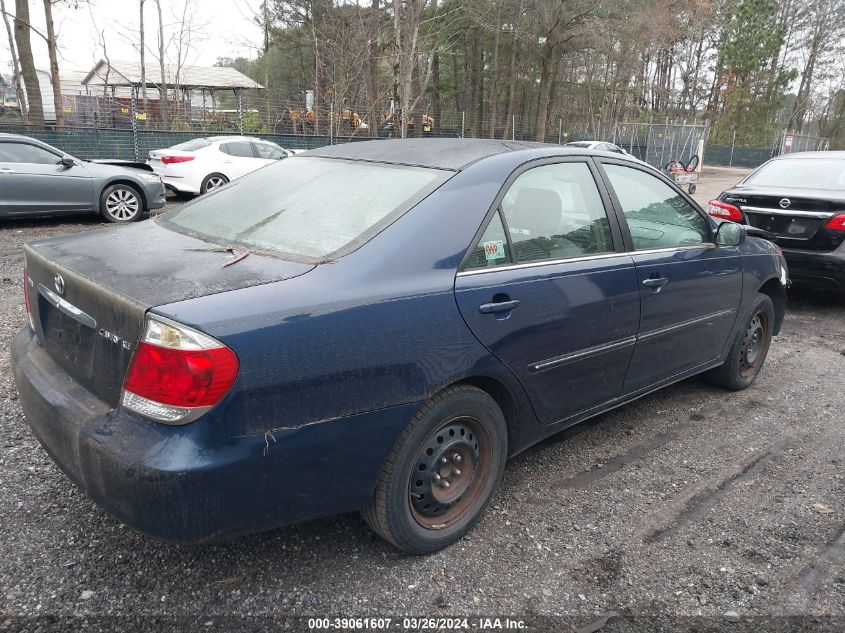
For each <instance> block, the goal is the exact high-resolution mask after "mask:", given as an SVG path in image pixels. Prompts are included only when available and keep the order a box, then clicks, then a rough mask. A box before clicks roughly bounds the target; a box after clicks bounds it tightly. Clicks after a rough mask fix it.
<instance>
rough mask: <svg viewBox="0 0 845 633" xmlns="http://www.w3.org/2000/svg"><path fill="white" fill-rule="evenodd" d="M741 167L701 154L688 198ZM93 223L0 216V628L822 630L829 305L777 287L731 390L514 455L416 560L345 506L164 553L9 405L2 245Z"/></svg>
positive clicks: (841, 339) (680, 393) (834, 550)
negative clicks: (320, 623) (745, 369)
mask: <svg viewBox="0 0 845 633" xmlns="http://www.w3.org/2000/svg"><path fill="white" fill-rule="evenodd" d="M741 173H742V172H741V171H739V170H715V171H714V170H708V171H707V172H706V174H705V180H704V181H703V182H702V184H701V185H700V186H699V193H698V194H697V195H696V198H698V199H699V200H702V201H704V202H706V201H707V199H709V197H712V196H713V195H715V194H717V193H718V192H719V191H720V190H721V188H722V187H723V186H727V185H730V184H732V183H733V182H735V181H736V180H737V178H738V177H739V175H741ZM98 226H100V225H99V224H98V223H97V222H96V221H93V220H92V221H88V220H72V221H56V220H45V221H37V222H35V221H26V222H14V223H13V222H7V223H5V224H3V225H2V226H0V265H2V271H3V272H2V284H0V315H2V319H0V348H2V351H0V442H2V450H0V508H2V512H0V630H3V629H15V630H17V629H30V630H38V629H39V628H40V630H54V629H55V628H62V627H63V628H68V629H77V628H82V627H84V626H90V627H91V628H92V629H93V628H97V627H98V626H100V627H105V629H106V630H108V629H135V630H139V629H142V628H143V629H145V630H152V629H159V628H183V627H184V628H187V627H190V628H191V629H192V630H233V629H235V628H238V627H246V628H255V629H256V630H257V629H259V628H263V626H264V625H271V624H272V625H283V624H285V623H287V625H288V626H291V624H292V623H294V624H296V622H297V621H296V620H295V619H292V616H302V615H304V616H311V615H321V616H374V615H392V616H402V615H417V616H423V615H427V616H439V617H445V616H454V615H500V616H501V615H508V614H512V615H515V616H520V617H525V618H528V620H529V621H532V619H533V621H534V622H535V623H537V622H543V620H542V619H537V618H541V616H555V615H559V616H563V619H560V620H553V621H545V624H543V625H541V624H536V626H537V627H538V628H537V629H536V630H540V628H543V627H546V628H548V629H549V630H570V628H569V627H570V626H572V627H574V628H577V627H586V628H582V629H580V630H582V631H596V630H598V629H599V628H602V630H605V631H607V630H623V629H624V630H631V629H633V628H636V627H637V626H638V622H639V623H640V624H641V625H642V626H643V628H642V630H647V629H650V628H651V629H652V630H653V627H652V625H653V624H654V621H653V620H637V621H632V620H628V619H627V618H628V617H630V616H660V617H662V618H664V619H667V618H668V619H669V621H670V622H674V623H675V624H679V623H681V624H684V623H690V622H707V623H710V625H712V626H714V627H716V628H718V627H721V626H732V627H733V628H732V629H731V630H741V629H743V627H744V626H748V627H750V628H749V629H748V630H751V629H754V628H768V629H769V630H774V628H775V624H778V623H781V624H782V623H783V622H785V621H784V620H781V619H775V620H768V621H767V622H768V624H766V625H765V626H764V625H763V624H762V623H763V620H761V619H759V618H767V617H776V618H779V617H780V616H787V615H792V616H835V617H837V618H839V619H838V620H836V619H834V620H825V619H824V618H822V619H821V620H807V621H802V622H805V623H806V622H810V623H812V625H813V626H815V627H820V628H822V629H826V630H840V631H841V630H843V629H842V628H841V627H842V625H843V624H844V623H845V470H843V462H845V452H843V447H845V413H844V412H843V411H845V409H843V404H842V402H843V400H842V393H843V376H845V305H843V304H837V303H832V302H830V301H829V300H828V299H827V298H825V297H820V296H812V295H800V294H799V295H794V296H792V297H791V299H790V302H791V303H790V306H789V311H788V315H787V319H786V323H785V325H784V329H783V332H782V333H781V335H780V336H779V337H778V338H777V339H776V340H775V342H774V344H773V346H772V349H771V352H770V354H769V359H768V361H767V363H766V365H765V367H764V369H763V371H762V373H761V374H760V376H759V378H758V380H757V382H756V383H755V384H754V385H753V386H752V387H751V388H750V389H748V390H746V391H743V392H740V393H727V392H725V391H722V390H720V389H718V388H715V387H712V386H710V385H708V384H707V383H705V382H704V381H702V380H699V379H692V380H688V381H685V382H683V383H680V384H677V385H675V386H673V387H670V388H668V389H665V390H663V391H661V392H659V393H657V394H654V395H651V396H648V397H646V398H643V399H641V400H639V401H637V402H635V403H633V404H631V405H628V406H625V407H623V408H620V409H618V410H616V411H614V412H612V413H609V414H606V415H603V416H601V417H599V418H597V419H594V420H592V421H589V422H587V423H585V424H582V425H580V426H579V427H576V428H574V429H571V430H569V431H566V432H564V433H562V434H560V435H558V436H555V437H553V438H551V439H550V440H547V441H545V442H543V443H542V444H540V445H538V446H536V447H534V448H533V449H531V450H529V451H527V452H525V453H524V454H522V455H520V456H518V457H517V458H515V459H513V460H512V461H511V462H510V463H509V465H508V469H507V471H506V473H505V480H504V483H503V486H502V489H501V491H500V493H499V494H498V496H497V497H496V499H495V500H494V505H493V506H492V507H491V508H490V510H489V511H488V512H487V514H486V515H485V516H484V518H483V519H482V521H481V522H480V524H479V525H478V527H477V528H476V529H475V530H474V531H473V532H472V533H471V534H470V535H469V537H468V538H466V539H464V540H463V541H462V542H460V543H458V544H457V545H454V546H452V547H451V548H449V549H447V550H445V551H443V552H440V553H438V554H436V555H433V556H430V557H426V558H417V557H409V556H406V555H403V554H400V553H398V552H397V551H395V550H393V549H392V548H391V547H389V546H388V545H386V544H385V543H383V542H382V541H380V540H379V539H377V538H376V537H374V536H373V535H372V534H371V533H370V532H369V531H368V529H367V528H366V526H365V525H364V523H363V521H362V520H361V519H360V518H359V517H358V516H357V515H345V516H341V517H337V518H333V519H328V520H321V521H313V522H309V523H305V524H302V525H297V526H293V527H289V528H284V529H280V530H276V531H274V532H270V533H266V534H260V535H256V536H250V537H244V538H240V539H236V540H232V541H227V542H223V543H219V544H214V545H208V546H202V547H183V546H176V545H171V544H166V543H161V542H157V541H154V540H151V539H148V538H146V537H143V536H140V535H138V534H136V533H135V532H133V531H132V530H130V529H128V528H126V527H125V526H123V525H121V524H120V523H119V522H118V521H116V520H115V519H113V518H111V517H110V516H109V515H107V514H105V513H104V512H103V511H101V510H99V509H98V508H97V507H95V506H94V504H93V503H92V502H91V501H89V500H88V499H87V497H86V496H85V494H84V493H82V492H80V491H79V490H78V489H76V488H75V487H74V486H73V485H72V484H71V483H70V482H69V481H68V480H67V479H66V478H65V477H64V476H63V475H62V474H61V473H60V472H59V471H58V469H57V468H56V467H55V466H54V465H53V463H52V462H51V461H50V459H48V457H47V456H46V454H45V453H44V452H43V451H42V450H41V449H40V447H39V446H38V444H37V443H36V441H35V440H34V438H33V437H32V435H31V434H30V433H29V431H28V428H27V426H26V423H25V421H24V419H23V415H22V413H21V409H20V406H19V405H18V402H17V394H16V390H15V387H14V383H13V380H12V376H11V371H10V368H9V355H8V351H7V350H8V345H9V342H10V340H11V338H12V336H13V335H14V334H15V333H16V332H17V331H18V330H19V329H20V328H21V327H22V326H23V324H24V318H25V317H24V312H23V305H22V303H23V302H22V297H21V295H22V280H21V265H22V255H21V247H22V245H23V243H24V242H26V241H27V240H31V239H34V238H37V237H44V236H50V235H60V234H64V233H69V232H73V231H79V230H91V229H96V228H97V227H98ZM731 612H734V613H731ZM612 613H615V614H617V616H615V617H611V618H610V619H609V620H607V619H606V618H607V616H608V615H609V614H612ZM734 615H737V616H739V617H740V618H741V619H742V621H741V622H740V623H739V624H730V621H731V620H733V619H734ZM53 616H57V617H58V618H59V619H51V617H53ZM232 616H235V619H232ZM690 616H703V617H704V619H703V620H692V619H688V618H689V617H690ZM708 618H712V619H708ZM755 618H757V619H755ZM743 623H744V624H743ZM793 623H794V622H793ZM296 626H301V627H303V628H304V627H305V624H304V623H303V622H299V623H298V624H296ZM624 626H627V627H628V628H624ZM546 628H543V630H546Z"/></svg>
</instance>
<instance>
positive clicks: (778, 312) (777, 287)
mask: <svg viewBox="0 0 845 633" xmlns="http://www.w3.org/2000/svg"><path fill="white" fill-rule="evenodd" d="M758 292H762V293H763V294H764V295H767V296H768V297H769V299H771V300H772V305H774V307H775V327H774V330H773V334H777V333H778V332H780V327H781V325H783V317H784V315H785V314H786V288H784V287H783V284H782V283H780V279H778V278H777V277H772V278H771V279H769V280H768V281H767V282H766V283H764V284H763V285H762V286H760V290H759V291H758Z"/></svg>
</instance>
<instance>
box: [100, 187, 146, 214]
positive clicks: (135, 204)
mask: <svg viewBox="0 0 845 633" xmlns="http://www.w3.org/2000/svg"><path fill="white" fill-rule="evenodd" d="M145 210H146V209H145V208H144V199H143V197H141V194H140V193H139V192H138V190H137V189H135V188H134V187H130V186H129V185H124V184H116V185H110V186H108V187H106V188H105V189H103V193H101V194H100V215H102V216H103V219H105V220H106V221H108V222H114V223H115V224H126V223H128V222H135V221H137V220H140V219H141V217H142V216H143V215H144V211H145Z"/></svg>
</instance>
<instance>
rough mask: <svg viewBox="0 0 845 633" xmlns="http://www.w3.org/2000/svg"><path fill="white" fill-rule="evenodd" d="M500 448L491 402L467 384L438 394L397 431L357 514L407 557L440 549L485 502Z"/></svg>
mask: <svg viewBox="0 0 845 633" xmlns="http://www.w3.org/2000/svg"><path fill="white" fill-rule="evenodd" d="M507 446H508V435H507V425H506V423H505V418H504V416H503V415H502V411H501V409H500V408H499V406H498V405H497V404H496V401H495V400H493V398H491V397H490V396H489V395H488V394H487V393H486V392H484V391H482V390H481V389H477V388H476V387H471V386H469V385H458V386H455V387H449V388H447V389H445V390H444V391H442V392H440V393H439V394H437V395H435V396H433V397H432V398H431V399H430V400H429V401H428V402H426V403H425V405H423V407H422V408H421V409H420V410H419V411H418V412H417V414H416V415H415V416H414V419H413V420H411V422H410V423H409V424H408V426H407V427H406V428H405V430H404V431H402V434H401V435H400V436H399V439H398V440H397V441H396V444H395V445H394V447H393V450H392V451H391V453H390V455H389V456H388V458H387V461H386V462H385V465H384V468H383V470H382V473H381V475H380V477H379V479H378V483H377V484H376V489H375V494H374V495H373V499H372V501H371V502H370V504H369V505H368V506H367V507H366V508H365V509H364V510H363V511H362V515H363V517H364V520H365V521H366V522H367V524H368V525H369V526H370V528H372V530H373V531H374V532H375V533H376V534H378V535H379V536H381V537H382V538H384V539H385V540H387V541H388V542H390V543H392V544H393V545H395V546H396V547H398V548H399V549H401V550H404V551H406V552H408V553H411V554H430V553H432V552H436V551H438V550H440V549H443V548H444V547H446V546H447V545H450V544H452V543H454V542H455V541H457V540H459V539H460V538H461V537H462V536H463V535H464V534H466V533H467V532H468V531H469V530H470V529H471V528H472V526H473V525H475V523H476V522H477V521H478V519H479V518H480V517H481V515H482V513H483V512H484V510H485V508H486V507H487V505H488V504H489V503H490V499H491V498H492V497H493V494H494V493H495V492H496V489H497V488H498V487H499V482H500V481H501V479H502V472H503V471H504V468H505V459H506V457H507ZM444 460H445V461H444ZM461 467H462V468H461ZM429 502H430V503H429Z"/></svg>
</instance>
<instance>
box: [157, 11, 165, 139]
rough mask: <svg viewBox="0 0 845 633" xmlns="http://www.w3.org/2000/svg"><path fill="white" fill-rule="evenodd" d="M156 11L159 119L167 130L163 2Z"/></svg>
mask: <svg viewBox="0 0 845 633" xmlns="http://www.w3.org/2000/svg"><path fill="white" fill-rule="evenodd" d="M155 3H156V11H158V67H159V71H160V73H161V83H160V84H159V86H158V93H159V100H158V107H159V110H158V112H159V117H160V118H161V127H162V128H167V74H166V73H165V72H164V47H165V44H164V20H163V19H162V17H161V0H155Z"/></svg>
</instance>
